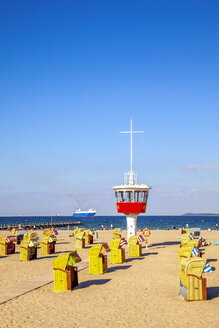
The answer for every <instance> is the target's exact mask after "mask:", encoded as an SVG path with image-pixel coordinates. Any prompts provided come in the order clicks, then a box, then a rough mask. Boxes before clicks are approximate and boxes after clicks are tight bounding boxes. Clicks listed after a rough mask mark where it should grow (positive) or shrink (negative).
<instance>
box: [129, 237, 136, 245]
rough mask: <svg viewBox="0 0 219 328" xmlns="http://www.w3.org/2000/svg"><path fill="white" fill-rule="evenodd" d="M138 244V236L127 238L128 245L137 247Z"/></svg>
mask: <svg viewBox="0 0 219 328" xmlns="http://www.w3.org/2000/svg"><path fill="white" fill-rule="evenodd" d="M137 244H138V236H131V237H130V238H129V245H137Z"/></svg>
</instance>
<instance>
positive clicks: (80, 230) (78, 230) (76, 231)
mask: <svg viewBox="0 0 219 328" xmlns="http://www.w3.org/2000/svg"><path fill="white" fill-rule="evenodd" d="M84 230H85V229H84V228H77V229H75V230H74V237H75V238H76V235H77V234H78V233H79V232H82V231H84Z"/></svg>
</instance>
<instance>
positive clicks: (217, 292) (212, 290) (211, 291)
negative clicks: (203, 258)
mask: <svg viewBox="0 0 219 328" xmlns="http://www.w3.org/2000/svg"><path fill="white" fill-rule="evenodd" d="M217 297H219V287H208V288H207V299H208V300H212V299H213V298H217Z"/></svg>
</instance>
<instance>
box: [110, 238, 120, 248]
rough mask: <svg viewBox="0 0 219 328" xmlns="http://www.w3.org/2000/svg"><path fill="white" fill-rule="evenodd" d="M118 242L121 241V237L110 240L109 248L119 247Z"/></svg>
mask: <svg viewBox="0 0 219 328" xmlns="http://www.w3.org/2000/svg"><path fill="white" fill-rule="evenodd" d="M120 242H121V238H117V239H113V240H112V241H111V242H110V249H115V248H116V249H117V248H121V247H120Z"/></svg>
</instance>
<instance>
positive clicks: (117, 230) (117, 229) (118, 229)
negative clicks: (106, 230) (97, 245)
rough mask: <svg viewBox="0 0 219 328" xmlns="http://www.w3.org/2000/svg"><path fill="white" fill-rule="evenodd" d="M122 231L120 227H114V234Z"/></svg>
mask: <svg viewBox="0 0 219 328" xmlns="http://www.w3.org/2000/svg"><path fill="white" fill-rule="evenodd" d="M120 231H121V229H120V228H116V229H113V235H114V234H120Z"/></svg>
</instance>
